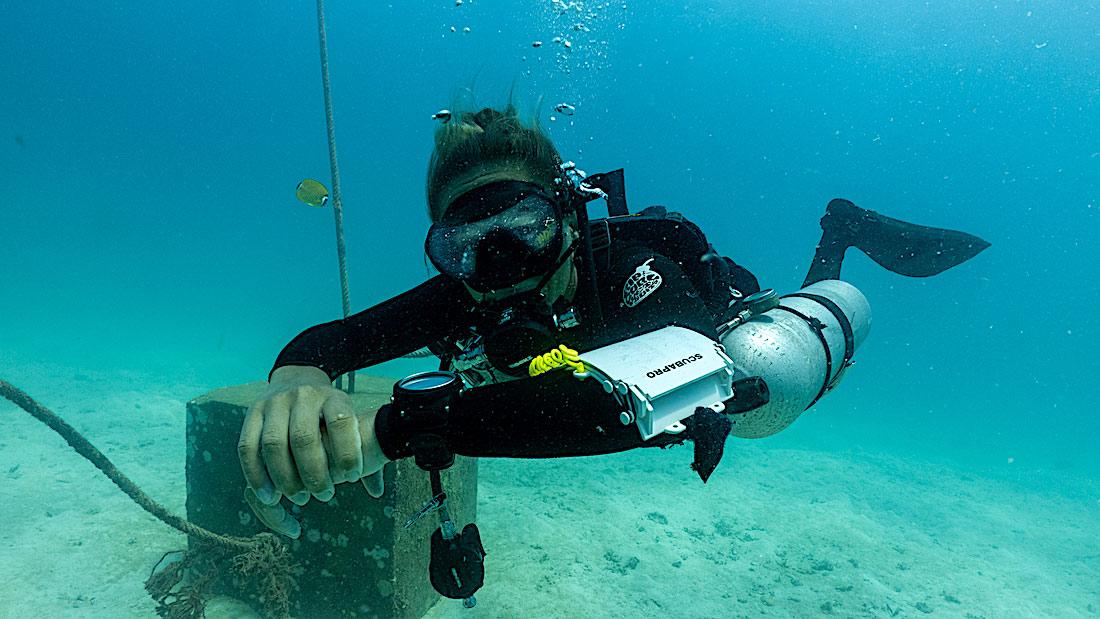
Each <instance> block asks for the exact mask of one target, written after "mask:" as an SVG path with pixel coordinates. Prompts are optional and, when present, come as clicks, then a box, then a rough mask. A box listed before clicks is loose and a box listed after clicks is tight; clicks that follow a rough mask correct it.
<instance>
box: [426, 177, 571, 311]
mask: <svg viewBox="0 0 1100 619" xmlns="http://www.w3.org/2000/svg"><path fill="white" fill-rule="evenodd" d="M563 234H564V233H563V229H562V207H561V205H560V204H559V201H558V200H557V199H556V198H555V197H554V196H553V195H551V194H549V193H548V192H546V191H545V190H544V189H542V188H541V187H539V186H538V185H534V184H532V183H525V182H519V181H503V182H498V183H491V184H489V185H485V186H482V187H478V188H477V189H473V190H471V191H468V192H466V193H464V194H462V195H461V196H459V197H458V199H456V200H455V201H454V202H452V203H451V205H450V206H448V207H447V210H446V211H445V212H444V213H443V216H442V217H441V218H440V220H439V221H437V222H436V223H434V224H432V226H431V228H430V229H429V230H428V238H427V240H426V241H425V250H426V252H427V254H428V259H429V260H431V261H432V264H433V265H435V268H437V269H439V272H440V273H443V274H444V275H446V276H448V277H451V278H453V279H457V280H459V281H461V282H463V283H465V284H466V285H468V286H469V287H470V288H473V289H474V290H476V291H478V292H483V293H485V292H491V291H493V290H498V289H501V288H507V287H510V286H514V285H516V284H518V283H519V282H522V281H523V280H525V279H528V278H531V277H535V276H537V275H545V274H547V273H549V272H550V271H551V270H553V269H554V268H555V266H557V264H558V259H559V257H560V254H561V251H562V244H563Z"/></svg>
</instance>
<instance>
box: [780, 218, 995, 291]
mask: <svg viewBox="0 0 1100 619" xmlns="http://www.w3.org/2000/svg"><path fill="white" fill-rule="evenodd" d="M821 230H822V234H821V242H820V243H818V245H817V252H816V253H815V254H814V261H813V264H811V265H810V271H809V273H807V274H806V281H804V282H803V283H802V286H803V287H805V286H809V285H810V284H813V283H815V282H819V281H821V280H824V279H840V267H841V264H842V263H843V261H844V252H845V250H847V249H848V248H849V247H855V248H856V249H858V250H860V251H862V252H863V253H865V254H867V255H868V256H869V257H870V258H871V260H874V261H875V262H877V263H878V264H880V265H881V266H883V267H885V268H886V269H888V270H890V271H892V272H894V273H898V274H900V275H907V276H909V277H931V276H933V275H937V274H939V273H942V272H944V271H946V270H947V269H950V268H951V267H953V266H955V265H958V264H962V263H964V262H966V261H967V260H970V259H971V258H973V257H974V256H976V255H978V254H979V253H981V251H982V250H984V249H985V248H987V247H989V243H988V242H987V241H984V240H982V239H980V238H978V237H976V236H974V235H972V234H967V233H965V232H959V231H957V230H947V229H945V228H932V227H929V226H918V225H917V224H911V223H908V222H904V221H901V220H900V219H893V218H891V217H887V216H885V215H880V214H878V213H876V212H874V211H869V210H867V209H863V208H860V207H858V206H856V205H855V204H852V203H851V202H849V201H848V200H843V199H840V198H837V199H835V200H832V201H831V202H829V205H828V206H827V207H826V208H825V216H824V217H822V218H821Z"/></svg>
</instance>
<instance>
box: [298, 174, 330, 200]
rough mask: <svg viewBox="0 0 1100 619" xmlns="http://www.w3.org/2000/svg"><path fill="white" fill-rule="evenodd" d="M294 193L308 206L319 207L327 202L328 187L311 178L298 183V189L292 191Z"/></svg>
mask: <svg viewBox="0 0 1100 619" xmlns="http://www.w3.org/2000/svg"><path fill="white" fill-rule="evenodd" d="M294 195H295V196H297V198H298V199H299V200H301V201H302V202H304V203H306V204H308V205H310V206H317V207H321V206H324V205H326V204H328V189H327V188H325V186H324V185H322V184H321V183H319V182H317V181H315V180H313V179H311V178H307V179H305V180H304V181H302V182H300V183H298V189H296V190H295V191H294Z"/></svg>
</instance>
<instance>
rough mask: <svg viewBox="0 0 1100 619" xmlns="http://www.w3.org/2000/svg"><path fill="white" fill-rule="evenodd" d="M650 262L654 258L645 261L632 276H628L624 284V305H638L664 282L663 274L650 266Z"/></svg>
mask: <svg viewBox="0 0 1100 619" xmlns="http://www.w3.org/2000/svg"><path fill="white" fill-rule="evenodd" d="M650 262H653V258H650V259H649V260H646V261H645V262H643V263H642V264H641V266H639V267H638V268H636V269H634V272H633V273H631V274H630V277H628V278H626V283H625V284H623V305H625V306H627V307H634V306H636V305H638V304H639V303H641V302H642V301H644V300H645V299H646V297H648V296H649V295H651V294H653V293H654V292H655V291H656V290H657V289H658V288H660V287H661V284H662V283H664V281H665V280H664V278H663V277H661V274H660V273H658V272H657V271H654V270H653V269H651V268H649V263H650Z"/></svg>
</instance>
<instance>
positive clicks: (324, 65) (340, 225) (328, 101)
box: [317, 0, 355, 393]
mask: <svg viewBox="0 0 1100 619" xmlns="http://www.w3.org/2000/svg"><path fill="white" fill-rule="evenodd" d="M317 36H318V38H319V39H320V42H321V84H322V86H323V88H324V91H325V125H326V128H327V131H328V163H329V168H331V170H332V212H333V214H335V216H336V258H337V260H339V262H340V298H341V301H342V303H343V309H344V318H347V317H348V316H349V315H351V296H350V292H349V290H348V261H347V256H346V251H345V245H344V203H343V202H342V201H341V199H340V166H339V164H337V162H336V122H335V121H334V120H333V114H332V86H331V84H330V83H329V78H328V36H327V35H326V34H325V2H324V0H317ZM348 393H355V372H352V373H350V374H348Z"/></svg>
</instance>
